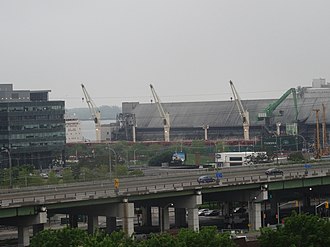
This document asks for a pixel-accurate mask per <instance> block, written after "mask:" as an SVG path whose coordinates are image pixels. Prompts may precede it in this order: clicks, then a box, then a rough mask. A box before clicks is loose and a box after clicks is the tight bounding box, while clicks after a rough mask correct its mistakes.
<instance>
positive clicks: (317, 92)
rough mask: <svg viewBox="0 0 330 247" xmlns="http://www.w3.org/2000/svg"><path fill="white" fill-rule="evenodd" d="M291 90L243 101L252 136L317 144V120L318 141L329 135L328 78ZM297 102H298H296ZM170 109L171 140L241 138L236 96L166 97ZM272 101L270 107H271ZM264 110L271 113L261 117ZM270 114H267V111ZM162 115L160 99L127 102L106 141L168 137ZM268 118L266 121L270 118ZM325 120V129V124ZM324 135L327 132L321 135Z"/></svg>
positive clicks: (329, 91)
mask: <svg viewBox="0 0 330 247" xmlns="http://www.w3.org/2000/svg"><path fill="white" fill-rule="evenodd" d="M291 91H292V89H289V90H288V91H287V92H285V93H284V94H283V96H282V97H281V98H280V99H258V100H257V99H256V100H242V101H241V103H242V105H243V106H244V108H245V109H246V110H247V111H248V112H249V132H250V133H249V140H251V141H256V140H260V139H262V138H266V137H272V136H273V137H274V138H275V137H276V138H277V137H280V136H287V135H292V136H295V137H296V139H298V140H299V143H302V142H304V145H306V143H314V140H315V137H316V129H317V128H316V126H317V123H319V125H320V129H319V131H320V132H319V134H320V144H321V145H322V142H325V143H324V145H326V142H327V140H328V139H329V138H327V136H328V134H327V133H328V132H327V129H328V127H329V124H330V116H329V115H330V114H327V112H328V109H330V103H329V99H330V85H329V84H328V83H327V82H326V81H325V79H315V80H313V82H312V87H298V88H297V89H295V90H293V91H294V93H295V94H294V95H293V94H291ZM295 101H296V102H295ZM161 106H162V108H163V109H164V111H166V112H167V113H169V120H170V133H169V136H170V141H184V140H210V141H211V140H242V139H243V136H244V135H243V125H242V123H243V120H242V117H241V115H240V112H239V110H238V108H237V104H236V102H235V100H234V99H228V100H224V101H203V102H173V103H170V102H166V103H162V104H161ZM270 106H271V107H270ZM266 109H268V110H269V109H271V111H270V112H268V113H269V114H271V115H269V117H268V118H267V119H264V120H261V119H260V117H259V116H260V114H261V115H262V114H264V113H265V110H266ZM268 113H267V114H268ZM163 120H164V117H162V116H161V114H160V111H159V110H158V106H157V102H156V101H155V102H151V103H139V102H123V103H122V113H121V114H119V115H118V117H117V124H116V126H117V128H115V127H113V128H112V131H111V137H107V138H106V139H107V140H129V141H164V122H163ZM266 120H267V121H266ZM321 125H322V127H323V129H322V128H321ZM322 134H323V136H322Z"/></svg>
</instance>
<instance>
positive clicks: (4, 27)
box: [0, 0, 330, 108]
mask: <svg viewBox="0 0 330 247" xmlns="http://www.w3.org/2000/svg"><path fill="white" fill-rule="evenodd" d="M0 32H1V33H0V34H1V36H0V49H1V50H0V82H1V83H13V84H14V89H17V90H18V89H32V90H41V89H50V90H51V93H50V99H51V100H55V99H59V100H65V101H66V107H67V108H73V107H87V104H86V102H83V101H82V97H83V92H82V89H81V83H83V84H84V85H85V87H86V89H87V91H88V92H89V94H90V95H91V97H92V98H93V100H94V102H95V103H96V105H98V106H101V105H118V106H121V103H122V102H126V101H139V102H140V103H146V102H150V100H151V99H152V94H151V90H150V88H149V84H153V86H154V88H155V90H156V92H157V94H158V96H159V98H160V99H161V101H162V102H174V101H175V102H177V101H184V102H189V101H207V100H228V99H230V97H231V96H232V94H231V91H230V86H229V80H232V81H233V82H234V85H235V86H236V89H237V91H238V92H239V94H240V97H241V98H242V99H243V100H244V99H257V98H279V97H280V96H281V95H282V94H283V93H284V92H285V91H286V90H287V89H289V88H290V87H297V86H298V85H301V86H311V81H312V79H313V78H326V79H328V80H329V81H330V1H329V0H268V1H267V0H166V1H165V0H117V1H114V0H88V1H87V0H47V1H45V0H21V1H18V0H0Z"/></svg>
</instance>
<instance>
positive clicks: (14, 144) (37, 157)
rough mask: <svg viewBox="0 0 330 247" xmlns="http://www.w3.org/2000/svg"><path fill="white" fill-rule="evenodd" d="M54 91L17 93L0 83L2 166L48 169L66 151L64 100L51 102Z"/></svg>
mask: <svg viewBox="0 0 330 247" xmlns="http://www.w3.org/2000/svg"><path fill="white" fill-rule="evenodd" d="M49 92H50V90H14V89H13V85H12V84H0V121H1V125H0V147H1V150H0V154H1V160H0V161H1V167H2V168H5V167H8V166H11V165H13V166H15V165H25V164H32V165H34V166H35V167H38V168H39V167H48V166H49V164H50V163H51V162H52V161H53V160H54V159H56V158H59V157H61V155H62V154H63V152H64V148H65V138H66V137H65V121H64V113H65V109H64V108H65V107H64V101H50V100H49V99H48V93H49Z"/></svg>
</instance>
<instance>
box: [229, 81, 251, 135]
mask: <svg viewBox="0 0 330 247" xmlns="http://www.w3.org/2000/svg"><path fill="white" fill-rule="evenodd" d="M229 84H230V88H231V91H232V92H233V95H234V99H235V103H236V106H237V108H238V111H239V114H240V116H241V118H242V121H243V135H244V140H249V139H250V118H249V112H248V111H247V110H246V109H244V107H243V104H242V101H241V98H240V97H239V95H238V93H237V90H236V88H235V86H234V83H233V82H232V81H229Z"/></svg>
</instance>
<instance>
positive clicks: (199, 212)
mask: <svg viewBox="0 0 330 247" xmlns="http://www.w3.org/2000/svg"><path fill="white" fill-rule="evenodd" d="M208 211H210V209H208V208H202V209H200V210H198V216H204V215H205V213H206V212H208Z"/></svg>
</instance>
